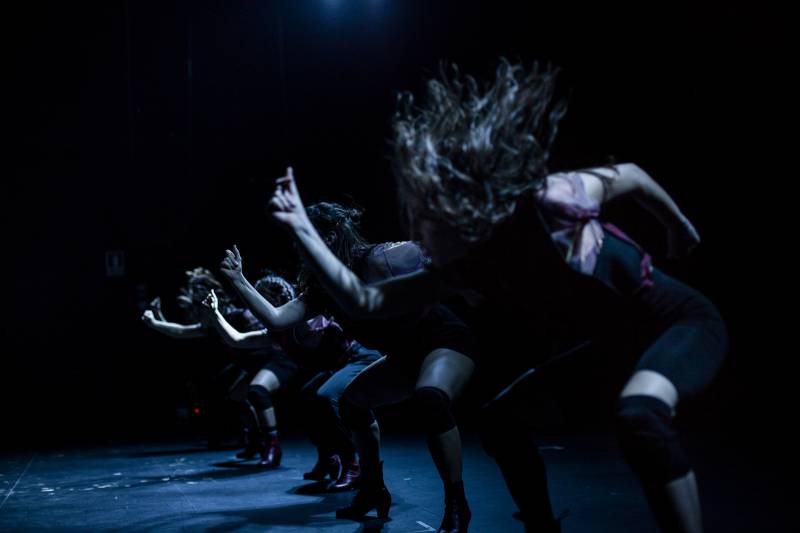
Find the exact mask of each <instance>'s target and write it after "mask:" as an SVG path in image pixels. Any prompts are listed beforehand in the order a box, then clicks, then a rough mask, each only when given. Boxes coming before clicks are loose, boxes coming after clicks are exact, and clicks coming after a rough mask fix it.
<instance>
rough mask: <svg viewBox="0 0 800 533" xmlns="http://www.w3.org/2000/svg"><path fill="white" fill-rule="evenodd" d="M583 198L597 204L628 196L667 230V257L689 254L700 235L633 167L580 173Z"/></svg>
mask: <svg viewBox="0 0 800 533" xmlns="http://www.w3.org/2000/svg"><path fill="white" fill-rule="evenodd" d="M580 176H581V181H582V182H583V184H584V187H585V188H586V192H587V194H589V196H590V197H592V198H594V199H596V200H597V201H598V202H599V203H603V202H607V201H610V200H613V199H615V198H619V197H621V196H631V197H632V198H634V199H635V200H636V201H637V202H638V203H639V204H641V205H642V206H643V207H644V208H645V209H647V210H648V211H649V212H650V213H652V214H653V215H654V216H655V217H656V218H657V219H658V220H659V221H660V222H661V224H662V225H663V226H664V227H665V228H666V229H667V232H668V237H669V255H670V256H671V257H677V256H680V255H683V254H685V253H688V252H690V251H691V250H692V249H693V248H694V247H695V246H697V245H698V244H699V243H700V235H699V234H698V233H697V230H696V229H695V228H694V226H693V225H692V223H691V222H690V221H689V219H688V218H687V217H686V216H685V215H684V214H683V213H682V212H681V210H680V208H679V207H678V204H676V203H675V201H674V200H673V199H672V198H671V197H670V195H669V194H668V193H667V191H665V190H664V188H663V187H661V185H659V184H658V183H657V182H656V181H655V180H654V179H653V178H652V177H651V176H650V175H649V174H648V173H647V172H645V171H644V170H642V169H641V168H640V167H639V166H638V165H635V164H633V163H624V164H621V165H615V166H613V167H600V168H592V169H587V170H583V171H580Z"/></svg>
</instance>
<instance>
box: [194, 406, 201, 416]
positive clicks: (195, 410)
mask: <svg viewBox="0 0 800 533" xmlns="http://www.w3.org/2000/svg"><path fill="white" fill-rule="evenodd" d="M194 414H196V415H199V414H200V408H199V407H195V408H194Z"/></svg>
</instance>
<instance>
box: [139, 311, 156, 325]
mask: <svg viewBox="0 0 800 533" xmlns="http://www.w3.org/2000/svg"><path fill="white" fill-rule="evenodd" d="M142 322H144V323H145V324H147V325H148V326H152V325H153V324H155V322H156V317H155V315H154V314H153V311H152V310H150V309H148V310H147V311H145V312H144V313H143V314H142Z"/></svg>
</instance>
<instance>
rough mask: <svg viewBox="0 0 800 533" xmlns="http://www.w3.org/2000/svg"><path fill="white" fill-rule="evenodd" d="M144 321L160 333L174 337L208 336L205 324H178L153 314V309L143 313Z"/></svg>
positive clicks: (196, 337) (193, 337)
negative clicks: (160, 318)
mask: <svg viewBox="0 0 800 533" xmlns="http://www.w3.org/2000/svg"><path fill="white" fill-rule="evenodd" d="M142 321H143V322H144V323H145V324H147V326H148V327H149V328H151V329H154V330H155V331H158V332H159V333H162V334H164V335H166V336H167V337H172V338H173V339H199V338H201V337H205V336H206V330H205V327H203V324H201V323H199V322H198V323H197V324H178V323H176V322H168V321H166V320H159V319H158V318H156V317H155V315H154V314H153V311H151V310H149V309H148V310H147V311H145V312H144V314H143V315H142Z"/></svg>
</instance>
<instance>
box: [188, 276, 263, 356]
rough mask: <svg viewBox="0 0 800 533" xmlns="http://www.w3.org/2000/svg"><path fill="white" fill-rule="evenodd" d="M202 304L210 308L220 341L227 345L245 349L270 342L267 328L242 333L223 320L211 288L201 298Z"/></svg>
mask: <svg viewBox="0 0 800 533" xmlns="http://www.w3.org/2000/svg"><path fill="white" fill-rule="evenodd" d="M203 305H205V306H206V307H208V308H209V309H211V311H212V312H213V315H212V317H213V324H214V327H215V328H216V330H217V331H218V332H219V336H220V337H221V338H222V341H223V342H224V343H225V344H227V345H228V346H231V347H232V348H240V349H247V348H263V347H265V346H269V345H271V344H272V340H271V339H270V338H269V336H268V334H269V332H268V330H267V329H260V330H256V331H248V332H245V333H242V332H241V331H239V330H237V329H236V328H234V327H233V326H232V325H231V324H230V322H228V321H227V320H225V317H224V316H223V315H222V313H220V312H219V307H218V300H217V295H216V294H215V293H214V291H213V290H212V291H211V292H210V293H209V294H208V297H207V298H206V299H205V300H203Z"/></svg>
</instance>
